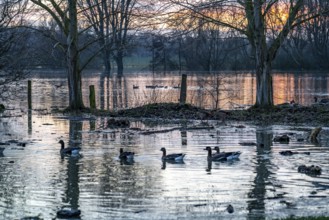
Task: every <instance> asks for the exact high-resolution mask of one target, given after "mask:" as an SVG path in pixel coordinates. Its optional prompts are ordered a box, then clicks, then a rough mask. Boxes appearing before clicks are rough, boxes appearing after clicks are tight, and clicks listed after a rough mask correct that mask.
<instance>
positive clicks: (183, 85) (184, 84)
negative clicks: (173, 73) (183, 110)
mask: <svg viewBox="0 0 329 220" xmlns="http://www.w3.org/2000/svg"><path fill="white" fill-rule="evenodd" d="M186 79H187V75H186V74H185V73H184V74H182V82H181V85H180V98H179V103H180V104H182V105H183V104H185V103H186V90H187V82H186Z"/></svg>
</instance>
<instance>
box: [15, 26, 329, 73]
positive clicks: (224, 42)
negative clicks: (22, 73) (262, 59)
mask: <svg viewBox="0 0 329 220" xmlns="http://www.w3.org/2000/svg"><path fill="white" fill-rule="evenodd" d="M20 33H21V34H22V33H24V40H22V38H19V41H17V42H16V44H15V47H14V48H13V49H12V53H17V50H15V48H19V50H20V51H21V53H24V54H25V56H24V59H21V60H19V61H17V62H16V63H17V64H18V65H24V66H27V67H29V68H45V69H56V68H65V67H66V61H65V59H66V58H65V54H64V51H65V50H63V49H62V48H61V46H60V44H59V43H58V39H61V34H60V32H58V36H56V38H51V37H49V36H47V30H43V31H42V32H41V31H40V30H38V31H36V30H32V29H24V30H21V31H20ZM52 34H53V33H52ZM326 37H328V36H326ZM92 38H94V36H93V35H91V34H90V35H89V34H84V35H82V36H80V41H81V42H84V41H91V40H92ZM52 39H56V40H52ZM128 39H129V40H128V42H129V43H128V44H127V45H125V54H124V56H125V58H126V59H127V58H128V59H129V58H131V60H134V59H133V58H136V57H138V58H145V59H137V61H135V62H137V63H134V66H137V67H138V68H139V69H148V70H154V71H174V70H187V71H218V70H252V69H254V59H253V57H252V56H251V54H253V53H252V51H251V46H250V45H249V44H248V41H247V40H246V39H244V38H242V37H240V36H238V35H236V34H234V33H225V34H223V33H222V32H220V31H219V30H198V31H195V32H189V33H188V34H184V33H174V34H170V35H168V34H166V35H160V34H155V33H150V32H144V33H141V32H139V33H138V34H134V35H130V36H129V38H128ZM62 40H63V42H64V43H65V37H64V36H63V37H62ZM269 40H270V39H269ZM328 48H329V41H321V42H319V40H318V38H317V37H315V36H314V35H312V34H310V33H309V34H308V35H303V36H302V37H301V35H300V33H298V32H297V31H296V32H294V33H293V34H291V36H290V37H289V38H288V40H286V41H285V42H284V45H283V47H282V48H281V49H280V50H279V52H278V55H277V57H276V59H275V61H274V63H273V66H272V67H273V68H274V69H281V70H308V69H313V70H327V69H329V55H328V54H329V51H328ZM99 50H100V48H99V46H98V44H93V45H92V46H91V47H90V48H88V49H87V50H83V51H82V53H81V59H82V60H84V59H88V58H89V57H90V56H91V55H93V54H96V56H95V58H94V59H93V60H92V62H90V63H89V64H88V68H90V69H101V68H103V61H102V57H101V55H100V54H99V55H97V54H98V51H99ZM135 60H136V59H135ZM138 62H139V63H138Z"/></svg>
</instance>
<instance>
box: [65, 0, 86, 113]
mask: <svg viewBox="0 0 329 220" xmlns="http://www.w3.org/2000/svg"><path fill="white" fill-rule="evenodd" d="M68 3H69V17H70V23H69V32H68V35H67V47H68V48H67V67H68V87H69V108H70V109H71V110H79V109H82V108H84V105H83V100H82V88H81V72H80V69H79V50H78V28H77V7H76V4H77V2H76V0H68Z"/></svg>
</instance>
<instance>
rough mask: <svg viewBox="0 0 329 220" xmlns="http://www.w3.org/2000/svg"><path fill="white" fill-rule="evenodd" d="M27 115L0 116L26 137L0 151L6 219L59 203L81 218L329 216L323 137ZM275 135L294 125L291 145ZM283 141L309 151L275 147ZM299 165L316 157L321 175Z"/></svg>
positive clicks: (51, 213)
mask: <svg viewBox="0 0 329 220" xmlns="http://www.w3.org/2000/svg"><path fill="white" fill-rule="evenodd" d="M26 117H28V116H23V117H19V118H16V119H15V120H13V118H11V119H10V120H9V119H8V118H4V119H2V120H1V123H0V126H1V129H2V130H1V134H2V135H1V137H2V139H1V142H6V141H9V140H20V141H26V142H27V143H28V144H27V146H26V147H25V148H22V147H21V148H19V147H18V146H17V144H16V143H14V142H12V143H11V144H8V145H7V146H5V148H6V149H5V150H4V152H3V157H0V195H1V197H0V213H1V214H0V216H1V217H0V219H15V218H18V219H19V218H21V217H24V216H38V215H39V216H41V217H43V218H45V219H52V218H54V217H56V212H57V211H58V210H60V209H62V208H63V207H70V208H73V209H79V210H81V219H177V218H182V219H193V218H198V219H218V218H234V219H236V218H242V219H245V218H248V219H260V218H282V217H287V216H290V215H296V216H308V215H328V214H329V213H328V210H329V209H328V208H329V206H328V204H329V197H328V190H329V175H328V173H327V172H326V171H327V170H328V169H329V165H328V163H327V159H328V157H329V149H328V147H326V146H322V145H321V143H320V145H313V144H310V143H308V142H297V139H298V137H300V136H303V135H307V133H305V132H303V131H300V129H298V130H294V128H290V127H282V126H273V127H253V126H247V127H246V128H236V126H230V125H227V126H223V125H222V126H217V127H216V128H215V129H213V130H191V131H190V130H188V131H185V132H183V135H182V133H181V131H178V130H175V131H172V132H168V133H158V134H153V135H141V134H138V131H127V130H124V129H123V130H121V129H119V130H116V129H108V128H106V127H105V124H106V123H105V122H104V121H106V120H105V119H104V118H100V119H97V120H77V119H75V120H67V119H62V118H61V117H58V118H57V117H53V116H39V115H33V117H32V121H33V123H32V127H33V128H32V129H31V132H29V129H28V124H27V121H28V120H27V118H26ZM24 123H25V124H24ZM209 123H212V122H209ZM22 125H23V126H22ZM137 125H138V126H139V127H143V128H148V126H147V125H143V124H142V123H140V122H138V123H134V124H133V126H134V127H136V126H137ZM213 125H215V126H216V123H215V122H214V124H213ZM172 126H177V125H172ZM23 127H25V128H26V129H23ZM95 128H96V129H95ZM9 133H10V134H11V135H10V136H6V135H5V134H9ZM279 133H289V134H290V136H291V141H290V143H289V144H279V143H272V138H273V135H277V134H279ZM291 133H292V134H291ZM59 139H64V140H65V142H66V143H68V144H67V145H68V146H80V147H81V148H82V150H81V153H82V154H83V157H81V158H76V157H73V158H70V157H65V158H61V156H60V154H59V149H60V145H59V144H58V140H59ZM183 139H184V140H185V141H183V142H182V140H183ZM240 142H255V143H257V146H242V145H240V144H239V143H240ZM205 146H211V147H214V146H219V147H220V148H221V150H222V151H241V152H242V154H241V156H240V159H239V160H236V161H231V162H212V163H209V162H208V160H207V152H206V151H204V150H203V149H204V147H205ZM121 147H122V148H124V149H125V150H127V151H128V150H129V151H134V152H135V153H136V155H135V159H134V161H133V162H132V163H126V162H124V161H120V160H119V159H118V155H119V149H120V148H121ZM161 147H165V148H166V149H167V150H168V152H172V153H175V152H182V153H186V155H187V156H186V157H185V159H184V162H183V163H169V162H163V161H162V160H161V155H162V154H161V152H160V148H161ZM286 149H292V150H294V151H299V152H303V151H310V152H311V154H310V155H305V154H296V155H293V156H291V157H285V156H282V155H280V154H279V152H280V151H281V150H286ZM301 164H306V165H311V164H316V165H319V166H321V167H322V170H323V174H322V175H320V176H318V177H310V176H307V175H305V174H300V173H298V172H297V167H298V166H299V165H301ZM229 204H231V205H232V206H233V207H234V213H232V214H230V213H228V212H227V210H226V208H227V206H228V205H229Z"/></svg>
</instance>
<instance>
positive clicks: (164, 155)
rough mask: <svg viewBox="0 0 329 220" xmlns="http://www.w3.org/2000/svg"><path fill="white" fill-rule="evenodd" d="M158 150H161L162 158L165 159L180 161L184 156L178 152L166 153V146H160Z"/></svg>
mask: <svg viewBox="0 0 329 220" xmlns="http://www.w3.org/2000/svg"><path fill="white" fill-rule="evenodd" d="M160 151H162V158H161V159H162V160H166V161H182V160H183V159H184V157H185V154H183V153H179V154H168V155H167V152H166V148H164V147H163V148H161V149H160Z"/></svg>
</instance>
